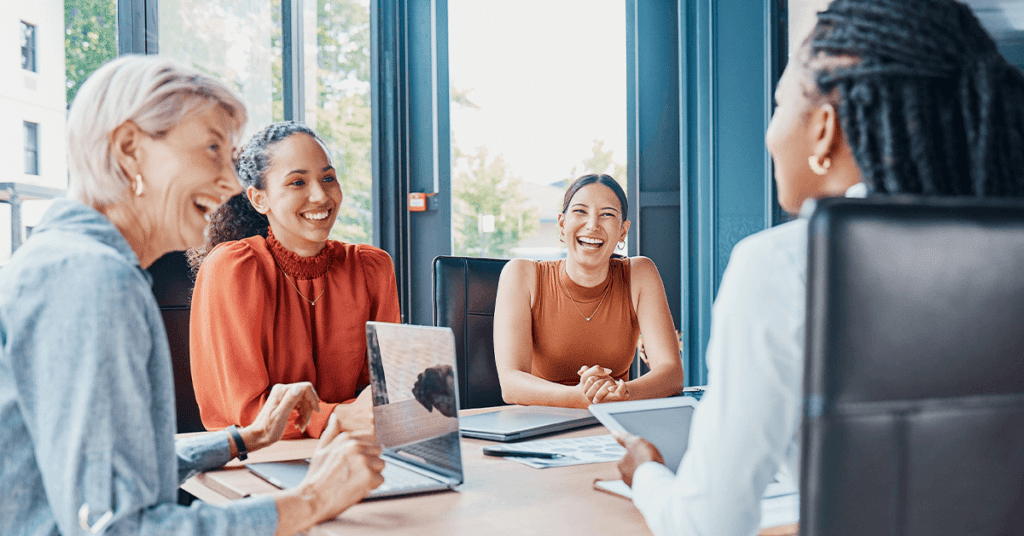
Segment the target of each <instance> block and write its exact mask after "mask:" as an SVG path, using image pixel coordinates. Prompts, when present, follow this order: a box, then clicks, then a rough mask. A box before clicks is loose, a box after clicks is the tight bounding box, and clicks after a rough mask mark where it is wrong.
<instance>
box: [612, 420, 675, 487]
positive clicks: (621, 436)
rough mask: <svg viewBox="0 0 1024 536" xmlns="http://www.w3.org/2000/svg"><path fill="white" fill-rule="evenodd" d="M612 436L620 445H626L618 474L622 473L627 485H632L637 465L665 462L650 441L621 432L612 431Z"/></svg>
mask: <svg viewBox="0 0 1024 536" xmlns="http://www.w3.org/2000/svg"><path fill="white" fill-rule="evenodd" d="M612 436H613V437H615V440H616V441H618V442H619V444H620V445H622V446H623V447H626V455H625V456H623V457H622V459H621V460H619V474H621V475H622V481H623V482H625V483H626V485H627V486H632V485H633V473H635V472H636V469H637V467H640V466H641V465H643V464H645V463H647V462H657V463H660V464H664V463H665V459H664V458H662V457H661V453H660V452H658V448H657V447H655V446H654V445H652V444H651V442H650V441H647V440H646V439H644V438H642V437H638V436H635V435H633V434H625V433H622V432H612Z"/></svg>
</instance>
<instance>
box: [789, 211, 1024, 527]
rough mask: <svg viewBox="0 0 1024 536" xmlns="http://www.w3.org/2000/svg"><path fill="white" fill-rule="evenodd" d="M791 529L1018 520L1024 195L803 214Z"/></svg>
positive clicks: (1023, 505) (1023, 416) (1023, 462)
mask: <svg viewBox="0 0 1024 536" xmlns="http://www.w3.org/2000/svg"><path fill="white" fill-rule="evenodd" d="M809 236H810V245H809V248H810V249H809V251H808V255H809V256H808V258H809V262H808V267H809V269H808V277H807V281H808V297H807V339H806V344H807V345H806V363H805V373H804V391H805V396H806V398H805V416H804V423H803V428H802V448H803V452H802V453H803V456H802V467H801V483H800V488H801V494H802V495H801V523H800V534H801V535H802V536H816V535H824V534H828V535H830V536H841V535H847V534H850V535H853V534H857V535H863V534H899V535H901V536H918V535H920V536H924V535H928V536H932V535H935V534H958V535H959V534H970V535H972V536H985V535H1005V534H1014V533H1021V531H1024V204H1022V203H1019V202H1015V201H992V202H981V201H977V200H970V199H929V200H921V199H918V200H906V199H881V200H878V199H872V200H853V199H834V200H828V201H824V202H822V203H821V204H820V205H819V207H818V210H817V212H816V213H815V215H814V216H813V218H812V219H811V222H810V227H809Z"/></svg>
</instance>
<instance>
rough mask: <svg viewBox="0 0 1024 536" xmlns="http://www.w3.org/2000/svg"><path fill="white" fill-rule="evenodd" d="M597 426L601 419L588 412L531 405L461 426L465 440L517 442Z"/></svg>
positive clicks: (472, 417)
mask: <svg viewBox="0 0 1024 536" xmlns="http://www.w3.org/2000/svg"><path fill="white" fill-rule="evenodd" d="M597 423H598V420H597V418H596V417H594V416H593V415H591V414H590V412H589V411H587V410H585V409H573V408H552V407H547V406H528V407H521V408H505V409H500V410H498V411H492V412H490V413H479V414H476V415H470V416H468V417H463V418H462V419H461V420H460V422H459V427H460V431H461V432H462V436H463V437H475V438H478V439H490V440H491V441H516V440H519V439H526V438H528V437H534V436H538V435H543V434H553V433H555V432H564V431H566V430H572V429H575V428H582V427H584V426H592V425H595V424H597Z"/></svg>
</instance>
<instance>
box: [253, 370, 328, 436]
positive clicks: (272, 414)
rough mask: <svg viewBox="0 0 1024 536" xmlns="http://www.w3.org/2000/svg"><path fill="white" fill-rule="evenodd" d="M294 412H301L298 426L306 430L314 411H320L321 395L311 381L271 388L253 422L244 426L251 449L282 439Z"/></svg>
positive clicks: (277, 385)
mask: <svg viewBox="0 0 1024 536" xmlns="http://www.w3.org/2000/svg"><path fill="white" fill-rule="evenodd" d="M292 411H298V412H299V419H298V422H297V424H298V427H299V430H302V431H305V430H306V425H308V424H309V419H310V417H312V416H313V412H314V411H320V398H319V397H318V396H317V394H316V390H315V389H313V384H311V383H309V382H298V383H279V384H276V385H274V386H273V387H271V388H270V395H269V396H267V401H266V402H265V403H264V404H263V407H262V408H261V409H260V412H259V414H258V415H256V419H254V420H253V422H252V424H250V425H249V426H246V427H245V428H242V429H241V430H240V433H241V434H242V441H244V442H245V448H246V449H247V450H248V451H249V452H253V451H257V450H259V449H261V448H263V447H267V446H270V445H272V444H274V443H275V442H277V441H278V440H279V439H281V436H282V435H284V432H285V428H286V427H287V426H288V420H289V417H291V414H292Z"/></svg>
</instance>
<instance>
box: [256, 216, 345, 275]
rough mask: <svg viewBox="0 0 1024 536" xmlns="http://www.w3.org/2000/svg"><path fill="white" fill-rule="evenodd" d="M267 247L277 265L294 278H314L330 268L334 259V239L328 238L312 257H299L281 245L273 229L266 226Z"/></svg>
mask: <svg viewBox="0 0 1024 536" xmlns="http://www.w3.org/2000/svg"><path fill="white" fill-rule="evenodd" d="M267 248H268V249H269V250H270V254H271V255H273V257H274V260H275V261H277V265H278V266H280V267H281V269H282V270H284V273H286V274H288V275H290V276H292V277H293V278H295V279H316V278H318V277H322V276H323V275H324V274H326V273H327V270H329V269H330V268H331V260H333V259H334V254H333V253H334V241H333V240H328V241H327V243H326V244H324V248H323V249H321V250H320V253H317V254H316V255H314V256H312V257H300V256H298V255H296V254H295V252H293V251H291V250H289V249H288V248H286V247H284V246H282V245H281V243H280V242H278V241H277V238H274V231H273V230H271V229H270V228H269V227H268V228H267Z"/></svg>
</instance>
